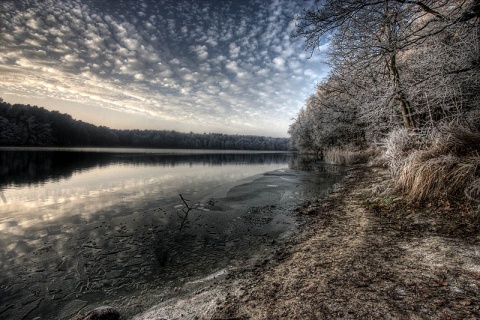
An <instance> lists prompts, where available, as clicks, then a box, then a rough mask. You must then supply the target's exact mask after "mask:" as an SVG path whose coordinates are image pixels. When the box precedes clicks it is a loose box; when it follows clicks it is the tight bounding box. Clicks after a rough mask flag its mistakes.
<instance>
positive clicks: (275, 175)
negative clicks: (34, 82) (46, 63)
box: [0, 151, 341, 319]
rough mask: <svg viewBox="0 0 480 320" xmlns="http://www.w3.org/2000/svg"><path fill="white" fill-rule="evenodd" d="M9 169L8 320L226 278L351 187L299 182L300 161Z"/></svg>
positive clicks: (28, 157)
mask: <svg viewBox="0 0 480 320" xmlns="http://www.w3.org/2000/svg"><path fill="white" fill-rule="evenodd" d="M0 159H1V164H2V167H1V168H2V169H1V172H0V175H1V182H0V188H1V189H2V191H1V197H2V202H1V203H0V318H1V319H34V318H35V317H37V316H42V318H43V319H56V318H58V319H62V318H65V319H68V318H69V316H70V315H71V314H72V312H76V311H78V309H79V308H81V307H82V306H84V305H85V304H87V303H94V302H100V303H101V301H103V300H105V299H110V300H112V299H115V298H117V297H120V296H122V295H126V294H132V293H133V292H135V291H136V290H157V289H158V290H160V292H161V290H162V288H165V286H167V285H169V284H172V283H177V282H179V281H184V280H182V279H191V278H192V277H193V278H195V277H200V276H202V275H205V274H208V273H209V272H212V271H215V270H219V269H222V268H225V267H226V266H227V265H229V264H230V263H233V262H232V261H235V260H237V261H241V260H242V259H246V258H247V257H248V256H249V255H250V254H251V251H252V250H253V249H258V248H261V247H262V246H265V245H268V244H270V243H271V240H274V239H277V238H278V237H279V236H281V235H282V234H284V233H285V232H287V231H288V230H291V229H292V227H293V226H294V225H295V224H296V218H295V217H294V216H293V215H291V214H290V212H291V211H293V209H294V208H295V207H296V205H297V204H298V203H299V201H301V199H302V198H303V197H305V196H306V195H307V194H308V193H318V192H319V190H326V189H327V188H328V187H329V186H331V185H332V184H333V183H334V182H335V181H337V180H338V178H339V176H340V175H341V172H338V173H335V172H334V171H332V172H333V173H332V172H330V171H331V170H330V171H329V173H328V174H325V175H323V176H318V175H316V174H315V175H312V174H311V173H309V172H305V171H296V170H288V169H287V167H288V164H289V162H290V161H294V162H295V161H297V160H291V158H290V155H288V154H271V153H269V154H171V155H166V154H145V153H113V152H108V153H105V152H67V151H60V152H54V151H48V152H26V151H21V152H18V151H17V152H15V151H2V152H0ZM319 168H322V166H320V167H319ZM317 169H318V168H317ZM273 170H276V171H274V172H272V171H273ZM318 170H323V169H318ZM327 171H328V170H327ZM267 172H272V173H268V174H266V173H267ZM258 174H262V175H260V176H258V177H257V178H256V179H255V181H254V182H252V180H253V178H251V177H252V176H254V175H258ZM239 181H241V182H240V183H239ZM227 191H228V193H227ZM179 194H182V196H183V197H185V199H188V201H187V202H186V203H185V202H183V201H182V200H181V198H180V197H179ZM186 204H188V205H189V206H190V208H194V209H191V210H188V209H187V210H185V207H186ZM72 304H74V305H75V308H74V307H72ZM72 310H73V311H72Z"/></svg>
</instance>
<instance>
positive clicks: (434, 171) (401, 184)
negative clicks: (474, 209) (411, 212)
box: [386, 125, 480, 201]
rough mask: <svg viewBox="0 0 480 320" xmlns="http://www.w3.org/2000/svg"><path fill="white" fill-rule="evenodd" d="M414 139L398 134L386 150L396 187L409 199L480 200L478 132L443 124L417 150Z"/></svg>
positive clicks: (479, 135) (479, 134) (479, 137)
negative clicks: (455, 198)
mask: <svg viewBox="0 0 480 320" xmlns="http://www.w3.org/2000/svg"><path fill="white" fill-rule="evenodd" d="M413 139H414V138H412V137H405V135H399V134H398V133H397V137H396V140H395V139H391V141H390V143H391V145H390V146H389V148H387V152H386V158H387V159H388V161H389V165H390V170H391V172H392V175H393V177H394V180H395V183H396V186H397V187H398V188H399V189H401V190H402V191H403V192H405V194H406V196H407V198H408V199H409V200H412V201H424V200H433V199H440V198H449V197H462V196H466V197H467V198H469V199H470V200H474V201H480V153H479V152H480V133H476V132H472V131H470V130H468V129H466V128H463V127H459V126H453V125H446V126H444V127H441V128H440V129H439V130H437V131H436V132H432V133H431V134H430V135H429V136H428V137H427V139H423V143H422V144H423V148H417V149H416V148H415V144H414V143H411V142H410V140H413ZM396 144H398V145H396ZM418 145H420V144H418V143H417V146H418ZM405 146H413V147H411V149H410V150H409V149H408V148H406V147H405ZM387 147H388V141H387Z"/></svg>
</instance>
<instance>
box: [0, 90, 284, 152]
mask: <svg viewBox="0 0 480 320" xmlns="http://www.w3.org/2000/svg"><path fill="white" fill-rule="evenodd" d="M0 146H29V147H131V148H173V149H222V150H265V151H287V150H289V149H290V143H289V139H288V138H271V137H262V136H250V135H227V134H220V133H208V134H207V133H203V134H198V133H193V132H190V133H181V132H176V131H168V130H117V129H110V128H107V127H104V126H95V125H93V124H90V123H86V122H83V121H79V120H75V119H73V118H72V117H71V116H70V115H68V114H63V113H60V112H58V111H49V110H46V109H44V108H42V107H37V106H30V105H23V104H13V105H12V104H10V103H7V102H4V101H3V100H2V99H0Z"/></svg>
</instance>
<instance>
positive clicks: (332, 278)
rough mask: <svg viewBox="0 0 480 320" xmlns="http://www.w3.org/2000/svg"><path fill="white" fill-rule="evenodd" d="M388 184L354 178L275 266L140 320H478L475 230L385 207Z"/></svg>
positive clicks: (323, 203) (373, 176) (479, 248)
mask: <svg viewBox="0 0 480 320" xmlns="http://www.w3.org/2000/svg"><path fill="white" fill-rule="evenodd" d="M386 181H387V178H386V173H385V172H383V171H382V170H372V169H356V170H354V171H353V172H352V174H351V175H350V177H349V178H348V179H346V181H345V183H344V184H343V185H342V187H341V188H339V189H338V190H336V191H335V192H333V193H332V194H331V195H330V196H328V198H327V199H324V200H320V201H318V202H313V203H312V204H310V205H309V206H308V207H305V208H303V209H302V210H301V211H302V213H304V214H309V216H310V217H311V222H310V223H309V225H308V226H306V229H305V230H304V231H303V232H302V233H300V234H298V235H297V236H296V237H294V238H292V239H291V240H290V241H289V242H288V243H286V244H285V245H284V246H283V247H280V248H278V249H277V251H276V252H274V253H273V254H272V255H271V256H269V257H265V259H263V260H262V259H260V260H257V261H255V262H252V263H251V264H250V265H249V266H246V267H245V268H243V269H239V270H234V271H231V272H230V273H229V274H227V275H225V277H224V278H223V280H221V281H218V282H217V283H213V284H212V283H210V284H208V285H206V286H204V287H202V288H199V289H198V290H196V291H195V292H193V293H191V294H188V295H186V296H184V297H180V298H176V299H173V300H169V301H166V302H163V303H160V304H158V305H157V306H155V307H154V308H152V309H150V310H149V311H147V312H145V313H144V314H142V315H138V316H136V317H135V318H134V319H135V320H144V319H157V320H159V319H338V318H347V319H478V318H480V310H479V309H480V302H479V295H478V292H479V290H480V245H479V243H480V241H479V239H480V237H479V232H478V224H477V227H475V226H474V225H471V224H469V223H468V221H470V222H471V221H472V220H468V219H467V220H465V221H467V223H466V224H465V223H464V224H465V225H462V223H460V222H458V221H448V219H447V218H445V219H443V220H442V218H439V217H436V216H435V214H439V212H433V209H428V210H427V209H425V210H423V209H421V208H417V209H415V208H412V207H411V206H410V205H408V204H406V203H403V202H402V201H403V200H402V199H400V198H397V199H390V198H382V196H381V195H380V196H378V195H377V194H378V192H379V191H382V189H385V188H386V187H388V184H387V183H386ZM385 201H393V202H396V204H395V205H393V207H394V210H390V211H389V210H384V208H382V203H384V202H385ZM390 207H392V206H390ZM457 209H458V210H462V208H457ZM435 210H437V211H438V210H442V209H435ZM451 210H455V208H454V209H451ZM452 214H455V215H462V214H464V213H462V212H457V213H455V212H452ZM443 216H445V217H446V216H447V215H446V214H443ZM462 230H463V231H462Z"/></svg>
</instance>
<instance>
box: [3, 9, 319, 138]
mask: <svg viewBox="0 0 480 320" xmlns="http://www.w3.org/2000/svg"><path fill="white" fill-rule="evenodd" d="M306 5H308V2H305V1H303V0H298V1H289V0H277V1H263V0H245V1H239V0H235V1H229V0H225V1H217V0H210V1H208V0H202V1H187V0H184V1H182V0H179V1H171V0H159V1H157V0H155V1H154V0H115V1H114V0H108V1H97V0H95V1H94V0H22V1H18V0H11V1H10V0H4V1H2V2H1V3H0V44H1V46H0V73H1V77H0V96H12V97H15V96H16V97H23V98H24V99H27V98H28V99H29V101H35V99H42V100H41V101H47V102H48V99H56V100H57V101H65V102H74V103H76V104H77V106H78V107H79V108H80V107H81V106H82V105H84V106H87V105H88V106H89V108H90V110H91V108H102V109H111V110H115V111H117V112H121V113H125V116H126V117H128V116H129V115H131V116H132V118H133V116H135V117H134V118H135V119H140V118H141V117H144V118H145V119H150V120H152V119H158V120H159V121H160V120H161V123H162V126H163V127H168V129H175V128H177V127H181V128H185V127H188V128H191V130H192V131H200V130H209V131H217V132H218V131H221V132H226V133H238V134H241V133H246V134H263V135H272V136H286V132H287V128H288V125H289V123H290V119H291V118H292V117H294V116H295V114H296V113H297V112H298V110H299V109H300V107H301V106H302V105H303V104H304V101H305V99H306V98H307V97H308V95H310V94H311V93H312V92H313V90H314V86H315V84H316V83H317V82H318V81H320V80H321V79H322V78H323V77H324V76H325V74H326V72H328V70H327V69H326V67H325V66H324V65H323V64H322V63H321V61H320V60H319V57H318V56H315V55H314V56H313V57H312V58H310V54H309V53H308V52H305V51H304V50H303V42H302V40H301V39H297V38H293V37H292V33H293V31H294V30H295V21H294V20H293V19H292V18H293V17H295V16H296V15H298V14H300V13H301V12H302V10H303V9H304V8H305V6H306ZM45 107H48V106H47V105H45ZM98 123H99V124H104V123H106V121H103V122H102V119H98ZM108 123H109V124H112V123H114V121H108ZM159 123H160V122H159ZM180 124H181V126H180ZM112 126H113V127H115V125H112ZM133 126H136V127H138V128H140V129H141V128H142V123H136V124H133V125H132V127H133ZM158 129H162V127H161V126H159V128H158Z"/></svg>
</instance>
